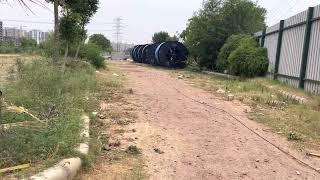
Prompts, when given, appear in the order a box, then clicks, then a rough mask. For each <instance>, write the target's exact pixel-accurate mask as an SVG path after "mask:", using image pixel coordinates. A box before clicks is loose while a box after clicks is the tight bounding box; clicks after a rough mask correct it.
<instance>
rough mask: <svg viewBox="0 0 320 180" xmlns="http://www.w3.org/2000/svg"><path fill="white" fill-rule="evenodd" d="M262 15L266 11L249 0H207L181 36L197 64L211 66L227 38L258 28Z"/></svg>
mask: <svg viewBox="0 0 320 180" xmlns="http://www.w3.org/2000/svg"><path fill="white" fill-rule="evenodd" d="M265 16H266V10H265V9H264V8H262V7H260V6H259V5H258V4H257V3H255V2H252V1H251V0H206V1H205V2H204V4H203V7H202V9H201V10H200V11H198V12H197V13H196V14H195V15H194V16H193V17H192V18H191V19H189V22H188V24H187V28H186V29H185V30H184V31H183V32H182V34H181V38H182V39H183V41H184V43H185V45H186V46H187V47H188V48H189V50H190V53H191V55H192V56H193V57H194V59H195V60H196V62H197V63H198V64H199V66H200V67H204V68H210V69H214V68H215V64H216V59H217V56H218V53H219V50H220V49H221V47H222V46H223V44H224V43H225V41H226V39H227V38H228V37H229V36H231V35H233V34H240V33H242V34H252V33H254V32H256V31H259V30H261V29H262V28H264V27H265Z"/></svg>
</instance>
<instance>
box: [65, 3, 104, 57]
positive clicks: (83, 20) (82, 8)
mask: <svg viewBox="0 0 320 180" xmlns="http://www.w3.org/2000/svg"><path fill="white" fill-rule="evenodd" d="M65 3H66V5H67V6H68V7H69V8H70V9H72V11H73V12H75V13H78V14H79V16H80V27H81V29H82V31H81V32H82V33H81V35H80V41H79V42H78V47H77V51H76V54H75V59H77V58H78V54H79V50H80V46H81V44H82V43H84V41H85V39H86V30H85V26H86V25H87V24H88V23H89V22H90V19H91V17H92V16H93V15H94V14H95V13H96V12H97V10H98V4H99V0H65Z"/></svg>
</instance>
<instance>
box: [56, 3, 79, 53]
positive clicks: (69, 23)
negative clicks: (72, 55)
mask: <svg viewBox="0 0 320 180" xmlns="http://www.w3.org/2000/svg"><path fill="white" fill-rule="evenodd" d="M63 15H64V16H63V17H62V18H61V19H60V28H59V30H60V39H61V40H62V42H63V43H64V44H65V55H64V56H65V57H67V56H68V53H69V46H70V45H72V44H74V43H75V42H77V41H78V40H79V39H80V35H81V34H82V32H81V31H82V30H81V27H80V18H79V15H78V14H76V13H72V12H71V11H70V10H69V9H66V10H65V12H64V13H63Z"/></svg>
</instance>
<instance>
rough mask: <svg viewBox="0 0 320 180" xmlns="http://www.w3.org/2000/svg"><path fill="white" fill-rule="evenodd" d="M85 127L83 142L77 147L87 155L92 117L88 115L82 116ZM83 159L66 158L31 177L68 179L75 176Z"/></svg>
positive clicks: (56, 179) (43, 179)
mask: <svg viewBox="0 0 320 180" xmlns="http://www.w3.org/2000/svg"><path fill="white" fill-rule="evenodd" d="M81 119H82V120H83V125H84V128H83V129H82V132H81V134H80V136H81V138H82V139H83V143H81V144H80V145H79V147H78V148H76V150H77V151H79V152H80V153H81V154H84V155H87V154H88V152H89V125H90V119H89V117H88V116H82V117H81ZM81 164H82V162H81V159H80V158H79V157H76V158H70V159H64V160H62V161H61V162H59V163H58V164H56V165H55V166H54V167H51V168H49V169H47V170H44V171H43V172H41V173H39V174H37V175H34V176H32V177H30V178H29V179H32V180H68V179H72V178H74V176H75V175H76V174H77V172H78V170H79V169H80V168H81Z"/></svg>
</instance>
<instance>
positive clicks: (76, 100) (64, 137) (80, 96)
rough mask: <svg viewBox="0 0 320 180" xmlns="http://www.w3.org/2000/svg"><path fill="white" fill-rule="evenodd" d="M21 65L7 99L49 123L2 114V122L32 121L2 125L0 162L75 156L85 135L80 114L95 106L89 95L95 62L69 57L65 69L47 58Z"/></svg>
mask: <svg viewBox="0 0 320 180" xmlns="http://www.w3.org/2000/svg"><path fill="white" fill-rule="evenodd" d="M18 66H19V67H18V68H17V69H18V72H17V77H16V78H17V79H16V80H15V81H12V82H10V83H8V84H6V87H5V88H4V89H3V93H4V98H5V101H6V102H7V103H8V104H14V105H15V106H22V107H24V108H26V109H28V111H29V112H30V113H31V114H33V115H34V116H36V117H38V118H39V119H40V120H42V121H44V122H45V123H43V124H42V123H39V122H38V121H36V120H34V119H33V118H30V116H27V115H14V114H5V115H4V116H2V118H1V119H0V124H6V123H14V122H21V121H28V122H30V121H31V123H32V126H28V127H17V128H11V129H9V130H6V129H1V128H0V159H1V161H0V168H4V167H10V166H13V165H17V164H23V163H32V164H34V163H37V162H41V161H43V160H46V161H47V160H56V159H57V160H59V159H60V158H62V157H71V156H72V155H73V153H74V148H75V147H76V146H77V144H78V143H79V142H80V140H81V139H80V136H79V133H80V130H81V127H82V123H81V121H80V117H81V115H82V114H83V112H87V113H89V112H92V111H93V109H94V107H95V102H94V100H92V99H89V100H88V98H86V97H90V94H91V93H93V92H94V91H95V87H96V80H95V72H94V68H92V67H91V66H88V65H87V63H83V62H78V63H68V64H67V66H66V69H65V73H63V74H62V73H61V68H60V67H59V66H55V65H52V63H49V61H47V60H37V61H34V62H33V63H31V64H19V65H18ZM38 126H40V127H38Z"/></svg>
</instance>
